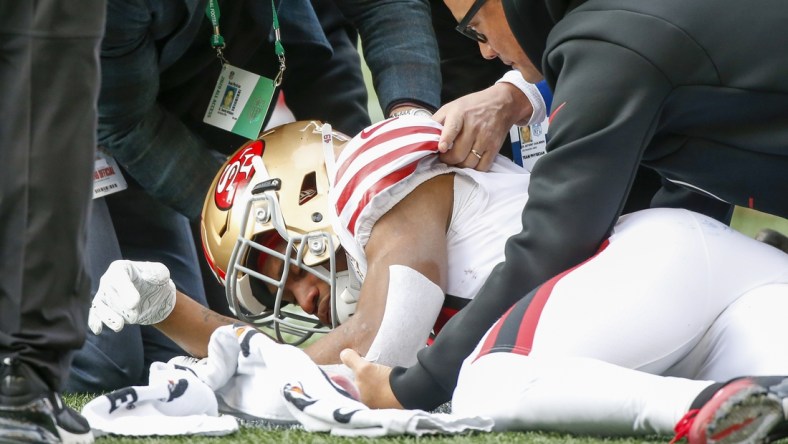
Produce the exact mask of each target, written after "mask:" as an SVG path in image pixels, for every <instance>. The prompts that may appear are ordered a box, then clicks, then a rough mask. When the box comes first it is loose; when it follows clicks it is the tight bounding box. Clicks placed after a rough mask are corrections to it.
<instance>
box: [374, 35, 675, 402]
mask: <svg viewBox="0 0 788 444" xmlns="http://www.w3.org/2000/svg"><path fill="white" fill-rule="evenodd" d="M559 51H560V59H561V60H563V61H564V63H566V64H570V62H569V61H570V60H571V61H572V62H573V63H574V64H572V66H574V67H576V69H573V70H571V71H570V72H567V73H564V72H555V73H552V72H548V73H546V74H548V75H546V76H545V77H546V78H548V80H550V78H551V76H552V77H553V79H554V81H555V85H556V86H555V88H554V91H555V96H554V99H553V109H552V112H551V119H552V121H551V126H550V135H551V138H550V140H549V142H548V153H547V154H546V155H544V156H543V157H542V158H541V159H540V160H539V162H537V163H536V165H535V167H534V170H533V171H532V174H531V182H530V186H529V200H528V202H527V204H526V205H525V208H524V210H523V213H522V222H523V231H522V232H521V233H519V234H517V235H514V236H512V237H511V238H509V239H508V240H507V242H506V246H505V257H506V261H505V262H503V263H501V264H498V265H497V266H496V267H495V269H494V270H493V272H492V273H491V275H490V276H489V277H488V279H487V281H486V283H485V285H484V286H483V287H482V289H481V290H480V292H479V294H478V295H477V296H476V297H475V298H474V299H473V300H472V301H471V302H470V304H468V305H467V306H466V307H465V308H464V309H463V310H461V311H460V312H459V313H458V314H457V315H456V316H454V317H453V318H452V319H451V320H450V321H449V323H447V325H446V326H445V327H444V328H443V330H442V331H441V333H440V334H439V335H438V337H437V339H436V341H435V342H434V343H433V345H432V346H430V347H428V348H426V349H424V350H422V351H420V352H419V360H418V363H417V364H416V365H415V366H412V367H410V368H407V369H406V368H401V367H400V368H395V369H393V371H392V372H391V375H390V379H389V382H390V388H391V390H392V391H393V393H394V395H395V396H396V399H397V400H398V402H399V403H401V404H402V405H403V406H405V407H406V408H422V409H433V408H435V407H437V406H439V405H440V404H442V403H443V402H446V401H448V400H449V399H450V397H451V394H452V392H453V389H454V387H455V385H456V381H457V375H458V372H459V369H460V366H461V364H462V361H463V360H464V359H465V357H466V356H468V354H469V353H470V352H471V351H472V350H473V348H474V347H475V346H476V344H477V343H478V341H479V340H480V339H481V337H482V336H483V335H484V333H485V332H486V331H487V329H488V328H489V327H490V326H491V325H492V324H493V323H494V322H495V320H496V319H498V317H500V316H501V315H502V314H503V313H504V312H505V311H506V310H507V309H508V308H509V307H511V305H513V304H514V303H515V302H516V301H518V300H519V299H521V298H523V297H524V296H526V295H528V293H529V292H530V291H532V290H533V289H534V288H536V287H537V286H538V285H540V284H541V283H543V282H546V281H547V280H549V279H550V278H552V277H553V276H555V275H557V274H559V273H561V272H562V271H564V270H567V269H569V268H571V267H573V266H575V265H577V264H578V263H580V262H582V261H583V260H585V259H587V258H588V257H590V256H592V255H593V253H594V252H595V251H596V250H597V249H598V248H599V246H600V243H601V242H602V241H603V239H605V237H606V236H607V234H608V232H609V230H610V229H611V228H612V227H613V225H614V224H615V222H616V220H617V218H618V216H619V213H620V211H621V208H622V207H623V205H624V202H625V199H626V196H627V193H628V192H629V187H630V184H631V182H632V180H633V178H634V175H635V172H636V170H637V167H638V165H639V164H640V160H641V157H642V154H643V151H644V149H645V147H646V146H647V145H648V144H649V142H650V140H651V138H652V136H653V134H654V131H655V128H656V125H657V122H658V119H659V118H660V111H661V107H662V104H663V102H664V100H665V98H666V97H667V95H668V94H670V92H671V91H672V84H671V82H670V81H669V80H668V79H667V78H665V76H664V74H663V72H662V71H661V70H659V69H656V68H655V66H654V65H653V64H652V63H650V62H649V61H648V60H645V59H643V58H642V57H641V56H640V55H638V54H637V53H636V52H634V51H630V50H628V49H626V48H622V47H617V46H615V45H611V44H609V43H606V42H597V41H569V42H567V43H564V44H563V46H562V48H560V50H556V51H554V53H558V52H559ZM556 57H557V58H558V57H559V56H557V55H556ZM611 59H614V60H616V63H617V67H616V69H615V70H611V69H610V66H609V63H610V60H611ZM580 66H582V69H580V68H579V67H580ZM632 85H637V87H633V86H632ZM589 297H593V295H589ZM381 384H382V385H385V382H381ZM362 396H363V394H362Z"/></svg>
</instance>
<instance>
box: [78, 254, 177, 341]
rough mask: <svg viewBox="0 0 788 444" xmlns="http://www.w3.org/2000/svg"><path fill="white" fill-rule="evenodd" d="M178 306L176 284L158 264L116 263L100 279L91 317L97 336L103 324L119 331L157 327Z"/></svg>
mask: <svg viewBox="0 0 788 444" xmlns="http://www.w3.org/2000/svg"><path fill="white" fill-rule="evenodd" d="M173 307H175V284H174V283H173V282H172V280H171V279H170V271H169V270H168V269H167V267H166V266H164V265H163V264H160V263H158V262H135V261H125V260H121V261H115V262H113V263H112V264H110V266H109V268H107V271H106V273H104V275H103V276H101V281H100V283H99V289H98V291H97V292H96V296H95V297H94V298H93V304H92V305H91V307H90V313H89V314H88V326H89V327H90V330H91V331H92V332H93V333H94V334H99V333H101V330H102V328H103V326H104V325H106V326H107V327H109V328H111V329H112V330H114V331H120V330H122V329H123V326H124V325H125V324H141V325H150V324H156V323H159V322H161V321H163V320H164V319H166V318H167V316H169V315H170V313H171V312H172V309H173Z"/></svg>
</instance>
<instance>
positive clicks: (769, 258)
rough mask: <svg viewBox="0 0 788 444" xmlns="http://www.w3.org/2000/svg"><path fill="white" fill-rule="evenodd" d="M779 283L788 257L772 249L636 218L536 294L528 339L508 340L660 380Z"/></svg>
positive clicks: (703, 229)
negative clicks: (739, 309) (767, 286)
mask: <svg viewBox="0 0 788 444" xmlns="http://www.w3.org/2000/svg"><path fill="white" fill-rule="evenodd" d="M775 281H777V282H780V281H783V282H788V256H786V255H784V254H782V253H781V252H780V251H778V250H776V249H774V248H771V247H770V246H768V245H764V244H762V243H760V242H757V241H754V240H753V239H750V238H747V237H746V236H743V235H741V234H739V233H736V232H734V231H733V230H731V229H730V228H728V227H726V226H724V225H722V224H720V223H718V222H716V221H714V220H712V219H710V218H707V217H705V216H701V215H699V214H695V213H691V212H688V211H684V210H670V209H660V210H648V211H644V212H639V213H634V214H632V215H629V216H627V217H625V218H622V221H621V222H619V224H618V225H617V227H616V230H615V232H614V234H613V235H612V236H611V238H610V243H609V245H608V246H607V247H606V248H605V249H604V250H603V251H601V252H600V253H599V254H598V255H596V256H595V257H594V258H592V259H591V260H589V261H587V262H585V263H584V264H582V265H581V266H579V267H577V268H576V269H574V270H572V271H571V272H569V273H567V274H566V275H564V276H561V277H559V278H557V279H555V280H554V281H553V282H551V283H549V284H547V285H544V286H543V287H542V289H540V292H541V294H539V293H540V292H537V294H536V295H535V296H534V298H533V301H532V302H531V303H530V304H529V305H528V306H527V307H526V312H525V313H523V315H522V317H521V319H523V320H524V322H525V323H526V324H525V325H524V326H523V329H522V331H523V332H530V333H529V334H528V335H523V334H519V335H518V336H517V337H516V338H512V340H516V341H520V342H522V341H524V340H526V341H527V340H530V344H529V345H527V346H528V347H529V349H530V352H529V353H530V354H532V355H537V354H540V353H550V354H564V355H568V356H585V357H590V358H595V359H600V360H603V361H606V362H611V363H614V364H617V365H621V366H624V367H627V368H633V369H638V370H643V371H648V372H651V373H657V374H660V373H662V372H664V371H665V370H666V369H668V368H670V367H671V366H673V365H674V364H675V363H676V362H678V361H679V360H681V359H682V358H683V357H685V356H686V355H687V354H688V353H690V352H691V351H692V350H693V348H694V347H696V346H697V344H699V343H700V342H701V340H702V338H703V337H704V335H705V334H706V332H707V330H708V329H709V328H710V327H711V325H712V324H713V323H714V322H715V321H716V320H717V319H718V317H719V316H720V314H721V313H723V312H724V311H725V310H726V308H727V307H728V306H729V305H730V304H732V303H733V302H735V301H736V300H737V299H738V298H739V296H740V295H742V294H744V293H745V292H746V291H747V290H749V289H751V288H755V287H757V286H760V285H763V284H764V283H768V282H775ZM540 303H541V310H540V311H539V308H540V305H539V304H540ZM529 335H530V337H529ZM499 340H500V339H499ZM743 374H748V373H743Z"/></svg>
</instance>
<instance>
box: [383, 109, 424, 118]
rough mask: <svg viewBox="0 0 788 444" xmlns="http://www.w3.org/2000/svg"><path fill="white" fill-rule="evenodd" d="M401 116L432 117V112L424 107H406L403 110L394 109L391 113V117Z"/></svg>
mask: <svg viewBox="0 0 788 444" xmlns="http://www.w3.org/2000/svg"><path fill="white" fill-rule="evenodd" d="M402 116H423V117H432V113H431V112H429V111H427V110H426V109H424V108H409V109H406V110H405V111H396V112H393V113H391V117H402Z"/></svg>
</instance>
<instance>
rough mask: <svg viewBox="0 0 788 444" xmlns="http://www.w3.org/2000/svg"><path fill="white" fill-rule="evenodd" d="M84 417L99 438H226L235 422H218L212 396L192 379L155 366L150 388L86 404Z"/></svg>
mask: <svg viewBox="0 0 788 444" xmlns="http://www.w3.org/2000/svg"><path fill="white" fill-rule="evenodd" d="M82 414H83V415H84V416H85V418H86V419H87V420H88V422H89V423H90V426H91V428H92V429H93V431H94V433H95V434H97V435H102V434H114V435H125V436H156V435H164V436H170V435H227V434H230V433H233V432H235V431H236V430H238V421H237V420H236V419H235V418H233V417H231V416H219V413H218V410H217V403H216V397H215V396H214V394H213V390H211V388H210V387H208V386H207V385H206V384H205V383H203V382H202V381H201V380H200V379H198V378H197V377H196V376H195V375H194V374H193V373H191V372H189V371H187V370H184V369H177V368H175V367H174V366H173V365H169V364H164V363H162V362H155V363H153V364H152V365H151V368H150V379H149V385H147V386H131V387H126V388H123V389H119V390H115V391H114V392H111V393H109V394H106V395H103V396H99V397H97V398H95V399H93V400H91V401H90V402H88V403H87V404H86V405H85V406H84V407H83V408H82Z"/></svg>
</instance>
